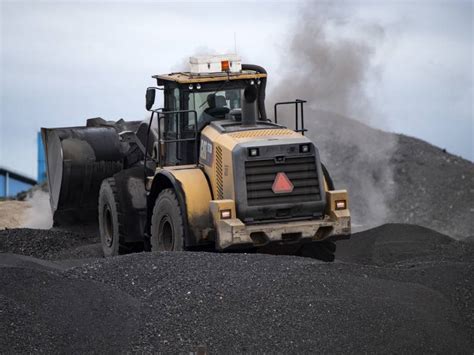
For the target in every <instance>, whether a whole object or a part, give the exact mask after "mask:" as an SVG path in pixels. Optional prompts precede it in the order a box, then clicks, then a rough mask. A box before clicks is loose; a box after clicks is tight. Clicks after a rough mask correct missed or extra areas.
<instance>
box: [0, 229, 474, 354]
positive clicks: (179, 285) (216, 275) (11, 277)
mask: <svg viewBox="0 0 474 355" xmlns="http://www.w3.org/2000/svg"><path fill="white" fill-rule="evenodd" d="M29 239H30V240H31V241H32V243H31V245H36V243H38V245H36V249H35V248H34V247H31V248H30V247H29V246H28V243H26V241H28V240H29ZM37 239H38V240H37ZM68 239H70V240H68ZM41 240H42V241H43V242H42V243H40V241H41ZM95 242H96V240H93V239H88V238H84V237H83V236H78V235H74V234H64V233H57V232H55V231H49V232H48V231H35V230H30V229H23V230H9V231H4V232H0V251H1V252H2V253H3V254H0V352H6V353H22V352H33V351H35V352H36V351H41V352H45V353H57V352H79V353H83V352H92V353H105V352H106V353H117V352H121V353H123V352H140V353H142V352H146V353H149V352H164V353H169V352H189V351H196V350H197V349H198V348H199V347H201V348H203V349H207V351H209V352H211V353H229V352H257V353H260V352H267V353H274V352H278V353H287V352H292V353H300V352H303V353H309V352H311V353H314V352H324V353H328V352H329V353H340V352H343V353H360V352H370V353H375V352H377V353H381V352H397V353H401V352H408V353H420V352H423V353H426V352H430V353H432V352H435V353H465V354H472V349H473V348H474V341H473V340H474V328H473V325H474V300H473V285H474V244H473V243H466V242H460V241H455V240H453V239H451V238H450V237H447V236H445V235H442V234H439V233H437V232H434V231H431V230H428V229H426V228H422V227H418V226H412V225H403V224H389V225H384V226H381V227H378V228H375V229H372V230H369V231H365V232H361V233H357V234H355V235H353V237H352V239H351V240H349V241H344V242H338V252H337V261H336V262H334V263H324V262H320V261H317V260H314V259H309V258H302V257H293V256H275V255H264V254H230V253H229V254H218V253H204V252H175V253H139V254H129V255H125V256H120V257H114V258H108V259H103V258H97V257H96V256H97V255H96V253H97V249H96V244H93V243H95ZM39 244H41V245H39ZM68 245H73V248H72V249H74V250H76V251H77V250H82V252H81V253H79V254H78V255H79V258H87V259H76V260H77V263H76V264H74V263H72V262H73V261H72V260H67V258H66V255H65V250H66V249H67V248H68ZM39 250H41V252H40V251H39ZM7 253H8V254H7ZM12 253H15V254H12ZM41 253H43V255H41ZM87 253H89V255H87ZM18 254H22V255H18ZM69 256H71V254H69ZM38 258H41V259H38ZM42 259H47V260H42ZM75 265H78V266H75ZM72 266H75V267H72Z"/></svg>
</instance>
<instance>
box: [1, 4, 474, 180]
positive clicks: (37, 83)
mask: <svg viewBox="0 0 474 355" xmlns="http://www.w3.org/2000/svg"><path fill="white" fill-rule="evenodd" d="M0 2H1V62H0V69H1V72H0V75H1V78H0V80H1V86H0V89H1V102H0V105H1V112H0V113H1V117H0V118H1V120H0V165H2V166H6V167H9V168H12V169H15V170H18V171H21V172H23V173H25V174H27V175H29V176H33V177H36V132H37V131H38V130H39V129H40V127H55V126H72V125H83V124H84V123H85V119H86V118H89V117H97V116H101V117H104V118H106V119H114V120H115V119H118V118H122V117H123V118H125V119H143V118H145V117H146V113H145V111H144V90H145V88H146V87H147V86H150V85H153V84H154V82H153V81H152V79H151V78H150V76H151V75H152V74H158V73H166V72H169V71H173V70H178V69H180V68H181V67H182V65H183V63H184V61H185V58H187V57H188V56H189V55H193V54H194V53H196V52H204V51H206V50H207V51H215V52H233V51H234V34H236V39H237V41H236V43H237V52H238V53H239V54H240V55H241V56H242V57H243V58H244V59H245V61H246V62H251V63H256V64H260V65H263V66H265V67H266V68H267V70H268V72H269V75H270V79H269V89H270V90H272V89H275V87H274V86H273V87H272V85H276V83H277V81H278V80H277V79H278V78H279V76H280V74H279V73H280V69H281V68H282V66H285V65H291V63H282V60H283V58H284V56H283V55H282V54H284V52H285V49H286V48H287V41H288V40H289V38H290V36H291V31H292V29H293V28H294V26H295V23H296V22H297V21H298V16H299V12H300V11H301V7H302V5H303V2H300V3H298V2H297V3H295V2H291V3H289V2H269V1H244V2H219V3H218V2H193V3H189V2H180V1H178V2H176V1H174V2H159V1H154V2H150V1H148V2H140V1H133V2H132V1H128V2H115V1H105V2H104V1H103V2H96V1H56V2H43V1H33V2H27V1H4V0H3V1H2V0H0ZM342 7H345V8H346V10H347V9H349V10H350V13H351V16H353V17H354V18H356V19H357V21H359V24H360V22H364V21H367V22H369V23H377V24H379V25H380V26H381V28H383V30H384V35H383V38H382V39H381V40H380V43H379V44H378V45H377V53H376V54H375V55H374V61H375V62H376V66H377V79H376V80H374V81H373V82H371V83H369V85H368V95H369V98H370V99H371V100H372V104H373V106H374V107H375V109H376V112H377V113H378V114H379V115H380V116H381V119H380V120H379V121H376V122H374V125H376V126H379V127H381V128H383V129H386V130H389V131H394V132H399V133H405V134H408V135H412V136H415V137H418V138H421V139H424V140H426V141H428V142H430V143H432V144H435V145H438V146H440V147H443V148H446V149H447V150H448V151H449V152H452V153H454V154H458V155H461V156H463V157H465V158H467V159H469V160H473V159H474V149H473V137H474V127H473V43H472V42H473V5H472V2H471V1H446V2H440V1H421V0H418V1H403V2H401V1H392V2H389V1H384V2H379V1H357V2H355V1H350V2H347V3H344V5H343V6H341V7H340V8H342ZM335 11H337V9H336V10H335ZM346 12H347V11H346ZM349 29H350V28H349ZM346 30H347V28H346ZM290 99H294V98H290Z"/></svg>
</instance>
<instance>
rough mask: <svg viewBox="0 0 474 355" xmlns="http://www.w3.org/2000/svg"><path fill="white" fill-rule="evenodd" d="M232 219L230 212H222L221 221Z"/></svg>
mask: <svg viewBox="0 0 474 355" xmlns="http://www.w3.org/2000/svg"><path fill="white" fill-rule="evenodd" d="M230 218H232V213H231V211H230V210H221V219H230Z"/></svg>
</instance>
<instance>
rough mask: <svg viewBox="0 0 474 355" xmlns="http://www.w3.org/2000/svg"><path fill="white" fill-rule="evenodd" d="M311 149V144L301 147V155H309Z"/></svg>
mask: <svg viewBox="0 0 474 355" xmlns="http://www.w3.org/2000/svg"><path fill="white" fill-rule="evenodd" d="M309 150H310V147H309V144H301V145H300V153H309Z"/></svg>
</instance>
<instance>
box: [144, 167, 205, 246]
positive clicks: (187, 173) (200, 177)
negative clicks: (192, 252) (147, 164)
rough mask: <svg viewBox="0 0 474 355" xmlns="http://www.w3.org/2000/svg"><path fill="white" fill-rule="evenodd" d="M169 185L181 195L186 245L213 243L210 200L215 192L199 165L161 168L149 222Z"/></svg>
mask: <svg viewBox="0 0 474 355" xmlns="http://www.w3.org/2000/svg"><path fill="white" fill-rule="evenodd" d="M166 188H173V189H174V190H175V192H176V195H177V197H178V200H179V203H180V206H181V211H182V214H183V216H184V218H185V220H184V223H185V245H186V247H193V246H197V245H200V244H206V243H208V242H210V241H211V240H210V239H209V232H210V231H211V229H212V218H211V214H210V211H209V202H210V201H211V200H212V195H211V190H210V187H209V183H208V181H207V179H206V176H205V175H204V173H203V171H202V170H201V169H200V168H197V167H196V166H192V167H176V168H165V169H161V170H159V171H158V172H157V173H156V175H155V177H154V179H153V183H152V187H151V189H150V194H149V196H148V221H150V219H151V213H152V211H153V206H154V204H155V201H156V198H157V197H158V195H159V193H160V192H161V191H162V190H163V189H166ZM148 226H149V225H148Z"/></svg>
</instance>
